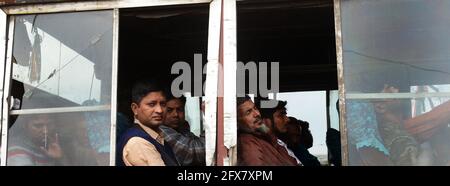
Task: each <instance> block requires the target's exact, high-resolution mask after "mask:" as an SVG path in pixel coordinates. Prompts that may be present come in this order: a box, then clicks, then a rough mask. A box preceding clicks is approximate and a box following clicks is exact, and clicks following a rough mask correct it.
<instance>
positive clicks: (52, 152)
mask: <svg viewBox="0 0 450 186" xmlns="http://www.w3.org/2000/svg"><path fill="white" fill-rule="evenodd" d="M41 149H42V151H44V153H45V154H46V155H47V156H49V157H51V158H55V159H59V158H62V156H63V151H62V149H61V146H60V145H59V139H58V133H56V134H55V138H54V141H51V142H50V144H49V145H48V148H47V149H46V148H44V147H41Z"/></svg>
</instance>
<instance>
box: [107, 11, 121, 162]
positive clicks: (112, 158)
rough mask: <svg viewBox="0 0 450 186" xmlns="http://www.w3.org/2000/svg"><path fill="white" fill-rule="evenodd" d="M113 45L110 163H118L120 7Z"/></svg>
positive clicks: (116, 18)
mask: <svg viewBox="0 0 450 186" xmlns="http://www.w3.org/2000/svg"><path fill="white" fill-rule="evenodd" d="M113 20H114V23H113V46H112V49H113V51H112V73H111V75H112V77H111V85H112V87H111V139H110V151H109V152H110V153H109V165H110V166H114V165H115V164H116V127H117V114H116V113H117V82H118V80H117V78H118V77H117V76H118V64H119V58H118V55H119V9H117V8H116V9H114V11H113Z"/></svg>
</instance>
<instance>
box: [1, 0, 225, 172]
mask: <svg viewBox="0 0 450 186" xmlns="http://www.w3.org/2000/svg"><path fill="white" fill-rule="evenodd" d="M216 1H220V0H216ZM211 2H212V0H173V1H165V0H120V1H112V0H108V1H101V2H97V1H83V2H60V3H38V4H17V5H11V6H3V7H0V19H1V21H7V20H9V22H8V21H7V22H6V28H5V31H4V32H3V31H2V30H0V31H1V32H0V36H1V35H5V36H6V34H8V37H2V38H5V40H1V41H0V44H3V42H4V44H5V45H7V47H6V51H5V53H3V52H0V54H2V55H0V59H1V60H5V63H4V64H5V67H4V68H3V66H0V75H2V73H4V76H1V78H2V80H1V82H0V85H2V84H1V83H3V85H2V87H4V89H3V90H4V91H2V92H1V93H2V96H3V97H2V98H3V99H2V102H1V106H2V113H1V134H2V135H1V138H2V140H1V144H2V145H1V149H0V154H1V157H0V166H6V159H7V146H8V127H7V126H8V118H9V115H18V114H38V113H63V112H64V113H67V112H82V111H83V112H84V111H97V110H105V109H106V110H110V111H111V132H110V135H111V136H110V162H109V165H110V166H114V165H115V155H116V113H117V82H118V80H117V79H118V77H117V75H118V47H119V10H120V9H123V8H139V7H154V6H168V5H188V4H203V3H211ZM211 7H212V3H211V4H210V9H211ZM101 10H111V11H113V38H112V39H113V41H112V50H113V51H112V74H111V75H112V77H111V78H112V79H111V91H112V92H111V105H102V106H82V107H64V108H42V109H26V110H25V109H24V110H14V111H11V109H10V108H9V105H10V104H11V103H10V102H9V101H10V99H9V98H10V92H11V80H12V49H13V40H14V21H15V15H34V14H45V13H70V12H83V11H101ZM215 10H216V11H217V9H215ZM211 13H213V11H211V10H210V14H211ZM219 13H220V11H219ZM209 19H210V24H211V15H210V17H209ZM1 23H3V22H1ZM0 26H1V27H0V29H3V28H4V26H3V25H0ZM215 26H216V27H212V26H211V25H210V26H209V27H210V28H209V31H210V32H211V31H213V32H214V33H219V31H220V30H219V29H220V27H217V26H218V25H215ZM6 29H7V30H6ZM216 35H217V36H216ZM218 35H219V34H209V37H208V61H210V59H213V58H214V53H211V54H210V51H212V50H210V49H211V48H215V47H216V46H215V45H217V48H218V45H219V42H218V41H219V38H218ZM214 40H217V42H212V41H214ZM210 43H213V44H210ZM214 43H215V44H214ZM3 54H5V56H3ZM216 58H218V54H217V57H216ZM208 69H210V70H208V73H209V72H211V71H212V70H213V68H208ZM216 78H217V77H214V76H210V79H212V81H210V82H214V79H216ZM216 82H217V81H216ZM212 85H214V84H212ZM207 87H212V86H211V84H210V85H209V86H208V85H207ZM206 90H208V89H206ZM209 95H210V96H214V97H217V94H214V93H213V94H209ZM207 106H208V107H207V108H210V109H212V110H208V109H207V111H206V112H207V113H209V115H211V116H212V115H214V116H215V114H216V102H210V103H209V104H207ZM211 118H212V117H211ZM213 118H214V123H215V118H216V117H213ZM214 132H215V130H214ZM214 134H215V133H214ZM206 141H209V140H206ZM212 153H214V152H212Z"/></svg>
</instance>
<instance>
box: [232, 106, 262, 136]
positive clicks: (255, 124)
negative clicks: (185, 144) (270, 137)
mask: <svg viewBox="0 0 450 186" xmlns="http://www.w3.org/2000/svg"><path fill="white" fill-rule="evenodd" d="M238 123H239V128H240V129H242V130H245V131H248V132H255V131H256V129H257V128H259V127H261V125H263V122H262V118H261V114H260V113H259V110H258V109H257V108H256V106H255V104H254V103H253V102H252V101H251V100H248V101H245V102H244V103H242V104H241V105H239V107H238Z"/></svg>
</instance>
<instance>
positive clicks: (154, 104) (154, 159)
mask: <svg viewBox="0 0 450 186" xmlns="http://www.w3.org/2000/svg"><path fill="white" fill-rule="evenodd" d="M131 95H132V98H131V102H132V103H131V110H132V111H133V114H134V123H135V124H134V126H133V127H132V128H129V129H128V130H127V131H125V133H124V134H123V135H122V136H121V137H120V140H119V141H118V143H117V165H119V166H124V165H126V166H144V165H150V166H166V165H167V166H176V165H179V164H178V161H177V159H176V158H175V155H174V153H173V151H172V148H171V147H170V146H169V145H167V144H166V143H165V142H164V139H163V137H162V132H161V130H160V129H159V126H160V125H161V124H162V123H163V119H164V118H163V117H164V112H165V109H166V96H165V93H164V91H163V89H162V88H161V87H160V86H159V85H158V84H157V83H156V82H154V81H152V80H141V81H138V82H137V83H136V84H135V85H134V86H133V89H132V92H131Z"/></svg>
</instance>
